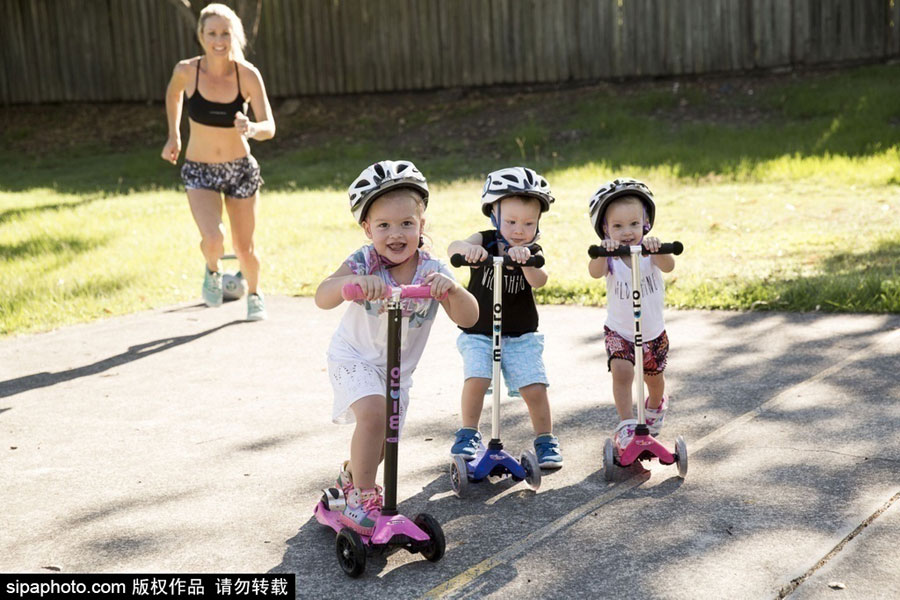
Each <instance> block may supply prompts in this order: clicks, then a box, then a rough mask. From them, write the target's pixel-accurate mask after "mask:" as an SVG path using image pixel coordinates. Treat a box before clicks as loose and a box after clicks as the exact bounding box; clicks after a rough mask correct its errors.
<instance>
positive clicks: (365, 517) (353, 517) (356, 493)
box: [340, 485, 384, 535]
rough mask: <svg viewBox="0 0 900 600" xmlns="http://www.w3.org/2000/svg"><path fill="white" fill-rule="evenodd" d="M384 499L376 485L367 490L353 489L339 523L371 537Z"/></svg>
mask: <svg viewBox="0 0 900 600" xmlns="http://www.w3.org/2000/svg"><path fill="white" fill-rule="evenodd" d="M382 506H384V498H383V497H382V496H381V488H380V487H378V486H377V485H376V486H375V487H374V488H372V489H368V490H361V489H359V488H353V489H352V490H351V491H350V495H349V496H347V506H345V507H344V512H342V513H341V516H340V519H341V522H342V523H343V524H344V525H346V526H347V527H350V528H351V529H353V530H354V531H356V532H357V533H359V534H361V535H372V533H373V532H374V531H375V523H376V522H377V521H378V517H380V516H381V507H382Z"/></svg>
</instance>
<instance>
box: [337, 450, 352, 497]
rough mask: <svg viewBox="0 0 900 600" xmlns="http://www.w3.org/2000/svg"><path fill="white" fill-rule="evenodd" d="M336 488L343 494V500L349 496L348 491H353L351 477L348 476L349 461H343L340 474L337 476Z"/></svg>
mask: <svg viewBox="0 0 900 600" xmlns="http://www.w3.org/2000/svg"><path fill="white" fill-rule="evenodd" d="M336 487H338V488H340V490H341V491H342V492H344V499H345V500H346V499H347V498H348V497H349V496H350V490H352V489H353V476H352V475H351V474H350V461H349V460H345V461H344V464H342V465H341V472H340V473H339V474H338V478H337V483H336Z"/></svg>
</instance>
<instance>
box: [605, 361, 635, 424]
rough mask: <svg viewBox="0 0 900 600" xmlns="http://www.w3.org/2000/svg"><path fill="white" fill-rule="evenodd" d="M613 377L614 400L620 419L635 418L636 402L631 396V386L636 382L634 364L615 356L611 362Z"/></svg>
mask: <svg viewBox="0 0 900 600" xmlns="http://www.w3.org/2000/svg"><path fill="white" fill-rule="evenodd" d="M609 368H610V371H611V372H612V379H613V400H615V403H616V412H618V413H619V420H620V421H624V420H625V419H633V418H634V402H633V400H632V398H631V386H632V384H633V383H634V365H633V364H631V363H630V362H628V361H627V360H624V359H621V358H614V359H612V360H611V361H610V363H609Z"/></svg>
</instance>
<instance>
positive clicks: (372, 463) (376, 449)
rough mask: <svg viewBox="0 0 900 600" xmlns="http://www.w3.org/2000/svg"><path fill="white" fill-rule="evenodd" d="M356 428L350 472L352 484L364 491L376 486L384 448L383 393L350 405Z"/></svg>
mask: <svg viewBox="0 0 900 600" xmlns="http://www.w3.org/2000/svg"><path fill="white" fill-rule="evenodd" d="M350 409H351V410H352V411H353V415H354V416H355V417H356V429H354V430H353V438H352V439H351V441H350V472H351V473H353V485H354V486H356V487H357V488H359V489H361V490H368V489H372V488H374V487H375V475H376V474H377V473H378V465H379V463H381V457H382V452H383V449H384V423H385V418H386V417H385V414H386V413H385V411H386V410H387V409H386V407H385V401H384V396H366V397H365V398H360V399H359V400H357V401H356V402H354V403H353V404H351V405H350Z"/></svg>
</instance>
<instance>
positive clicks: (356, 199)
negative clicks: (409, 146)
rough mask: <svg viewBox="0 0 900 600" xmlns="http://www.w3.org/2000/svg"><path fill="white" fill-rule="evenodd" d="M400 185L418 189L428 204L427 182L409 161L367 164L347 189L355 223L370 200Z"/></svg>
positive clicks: (364, 212) (400, 186)
mask: <svg viewBox="0 0 900 600" xmlns="http://www.w3.org/2000/svg"><path fill="white" fill-rule="evenodd" d="M403 187H408V188H412V189H414V190H418V191H419V193H421V194H422V198H423V199H424V200H425V206H426V208H427V207H428V182H426V181H425V176H424V175H422V173H421V171H419V169H417V168H416V165H414V164H412V162H410V161H408V160H382V161H380V162H377V163H375V164H373V165H370V166H368V167H366V168H365V169H364V170H363V172H362V173H360V174H359V177H357V178H356V179H355V180H354V181H353V183H351V184H350V187H349V188H348V189H347V193H348V194H350V212H352V213H353V218H355V219H356V222H357V223H362V222H363V221H364V220H365V218H366V211H367V210H368V208H369V205H370V204H372V201H373V200H375V199H376V198H378V196H380V195H382V194H383V193H385V192H387V191H388V190H393V189H396V188H403Z"/></svg>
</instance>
